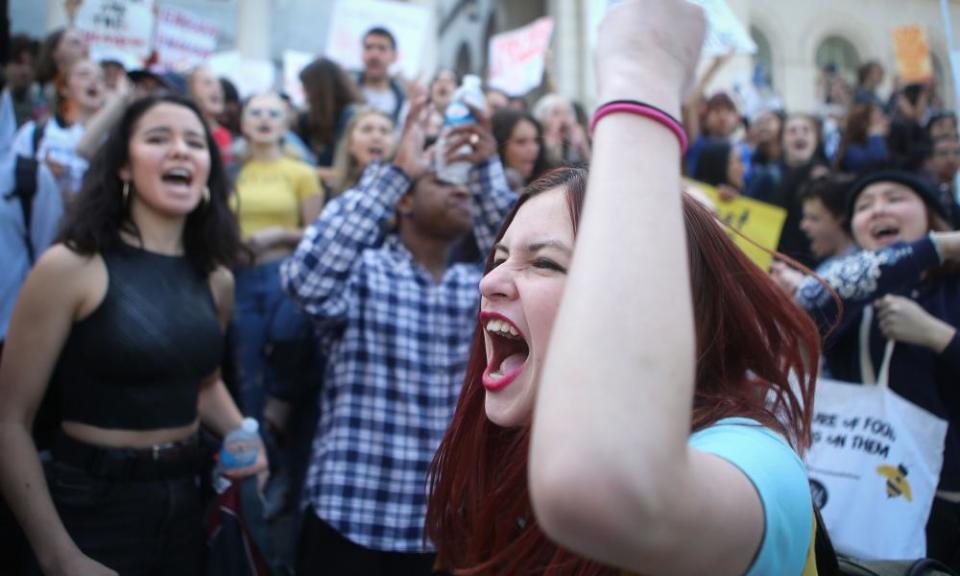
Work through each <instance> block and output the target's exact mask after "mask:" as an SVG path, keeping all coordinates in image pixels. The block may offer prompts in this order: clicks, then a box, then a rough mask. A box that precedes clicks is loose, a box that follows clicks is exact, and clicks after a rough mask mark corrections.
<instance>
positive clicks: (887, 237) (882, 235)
mask: <svg viewBox="0 0 960 576" xmlns="http://www.w3.org/2000/svg"><path fill="white" fill-rule="evenodd" d="M870 235H871V236H873V238H874V239H875V240H876V241H877V242H879V243H881V244H890V243H892V242H895V241H896V240H897V239H898V238H899V237H900V228H899V227H897V226H894V225H892V224H881V225H879V226H874V227H873V228H871V229H870Z"/></svg>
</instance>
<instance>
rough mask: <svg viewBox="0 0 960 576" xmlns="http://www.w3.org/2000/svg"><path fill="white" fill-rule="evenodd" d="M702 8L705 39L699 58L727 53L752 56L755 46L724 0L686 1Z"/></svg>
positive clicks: (755, 49)
mask: <svg viewBox="0 0 960 576" xmlns="http://www.w3.org/2000/svg"><path fill="white" fill-rule="evenodd" d="M688 1H689V2H692V3H693V4H696V5H697V6H700V7H701V8H703V13H704V15H706V17H707V26H708V30H707V37H706V38H704V40H703V51H702V52H701V53H700V56H701V57H703V58H711V57H713V56H720V55H721V54H727V53H728V52H731V51H732V52H734V53H736V54H754V53H755V52H756V51H757V45H756V43H755V42H754V41H753V38H751V37H750V34H749V33H748V32H747V29H746V28H744V26H743V24H742V23H741V22H740V20H738V19H737V16H736V14H734V13H733V10H731V9H730V6H728V5H727V3H726V0H688Z"/></svg>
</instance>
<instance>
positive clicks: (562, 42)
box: [547, 0, 587, 100]
mask: <svg viewBox="0 0 960 576" xmlns="http://www.w3.org/2000/svg"><path fill="white" fill-rule="evenodd" d="M547 14H549V15H551V16H553V18H554V28H553V35H554V38H555V41H554V43H553V46H554V48H553V73H554V77H553V81H554V84H556V89H557V91H558V92H559V93H560V94H563V95H564V96H567V97H568V98H574V99H578V100H580V99H582V98H583V96H584V94H583V88H584V86H583V84H584V83H583V78H582V74H583V66H582V64H583V59H584V52H586V51H587V50H586V49H585V47H584V38H583V34H582V32H583V30H582V26H581V20H582V14H581V10H580V1H579V0H548V2H547Z"/></svg>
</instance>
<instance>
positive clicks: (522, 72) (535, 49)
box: [487, 16, 553, 96]
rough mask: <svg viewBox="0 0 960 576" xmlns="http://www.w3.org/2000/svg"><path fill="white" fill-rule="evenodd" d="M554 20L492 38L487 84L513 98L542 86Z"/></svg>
mask: <svg viewBox="0 0 960 576" xmlns="http://www.w3.org/2000/svg"><path fill="white" fill-rule="evenodd" d="M552 36H553V18H552V17H549V16H546V17H543V18H540V19H538V20H535V21H533V22H532V23H530V24H528V25H526V26H524V27H522V28H517V29H516V30H511V31H510V32H504V33H502V34H497V35H496V36H494V37H493V38H491V39H490V47H489V61H490V72H489V75H488V78H487V81H488V82H489V84H490V85H491V86H493V87H494V88H498V89H500V90H503V91H504V92H506V93H507V94H509V95H511V96H522V95H524V94H526V93H527V92H529V91H530V90H533V89H534V88H536V87H537V86H539V85H540V82H541V81H542V80H543V71H544V68H545V66H546V56H547V50H548V49H549V47H550V38H551V37H552Z"/></svg>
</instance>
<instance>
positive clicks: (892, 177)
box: [847, 170, 948, 222]
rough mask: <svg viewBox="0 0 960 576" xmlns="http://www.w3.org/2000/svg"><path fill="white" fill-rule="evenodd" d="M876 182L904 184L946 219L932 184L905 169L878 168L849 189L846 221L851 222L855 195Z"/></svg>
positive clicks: (855, 199)
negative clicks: (878, 169)
mask: <svg viewBox="0 0 960 576" xmlns="http://www.w3.org/2000/svg"><path fill="white" fill-rule="evenodd" d="M877 182H895V183H897V184H902V185H904V186H906V187H907V188H909V189H910V190H912V191H913V193H914V194H916V195H917V196H919V197H920V199H921V200H923V202H924V204H926V205H927V208H928V209H930V210H933V212H934V213H936V214H937V215H938V216H940V217H941V218H943V219H944V220H948V218H947V211H946V209H945V208H944V207H943V204H942V203H941V202H940V198H938V197H937V191H936V189H935V188H934V187H933V184H931V183H930V182H928V181H927V180H925V179H923V178H921V177H920V176H917V175H916V174H913V173H911V172H907V171H905V170H880V171H877V172H871V173H870V174H867V175H866V176H863V177H862V178H860V179H859V180H857V181H856V182H854V184H853V187H852V188H851V189H850V199H849V200H848V202H847V222H853V207H854V204H856V203H857V197H858V196H860V193H861V192H863V191H864V189H866V187H867V186H870V185H871V184H876V183H877Z"/></svg>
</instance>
